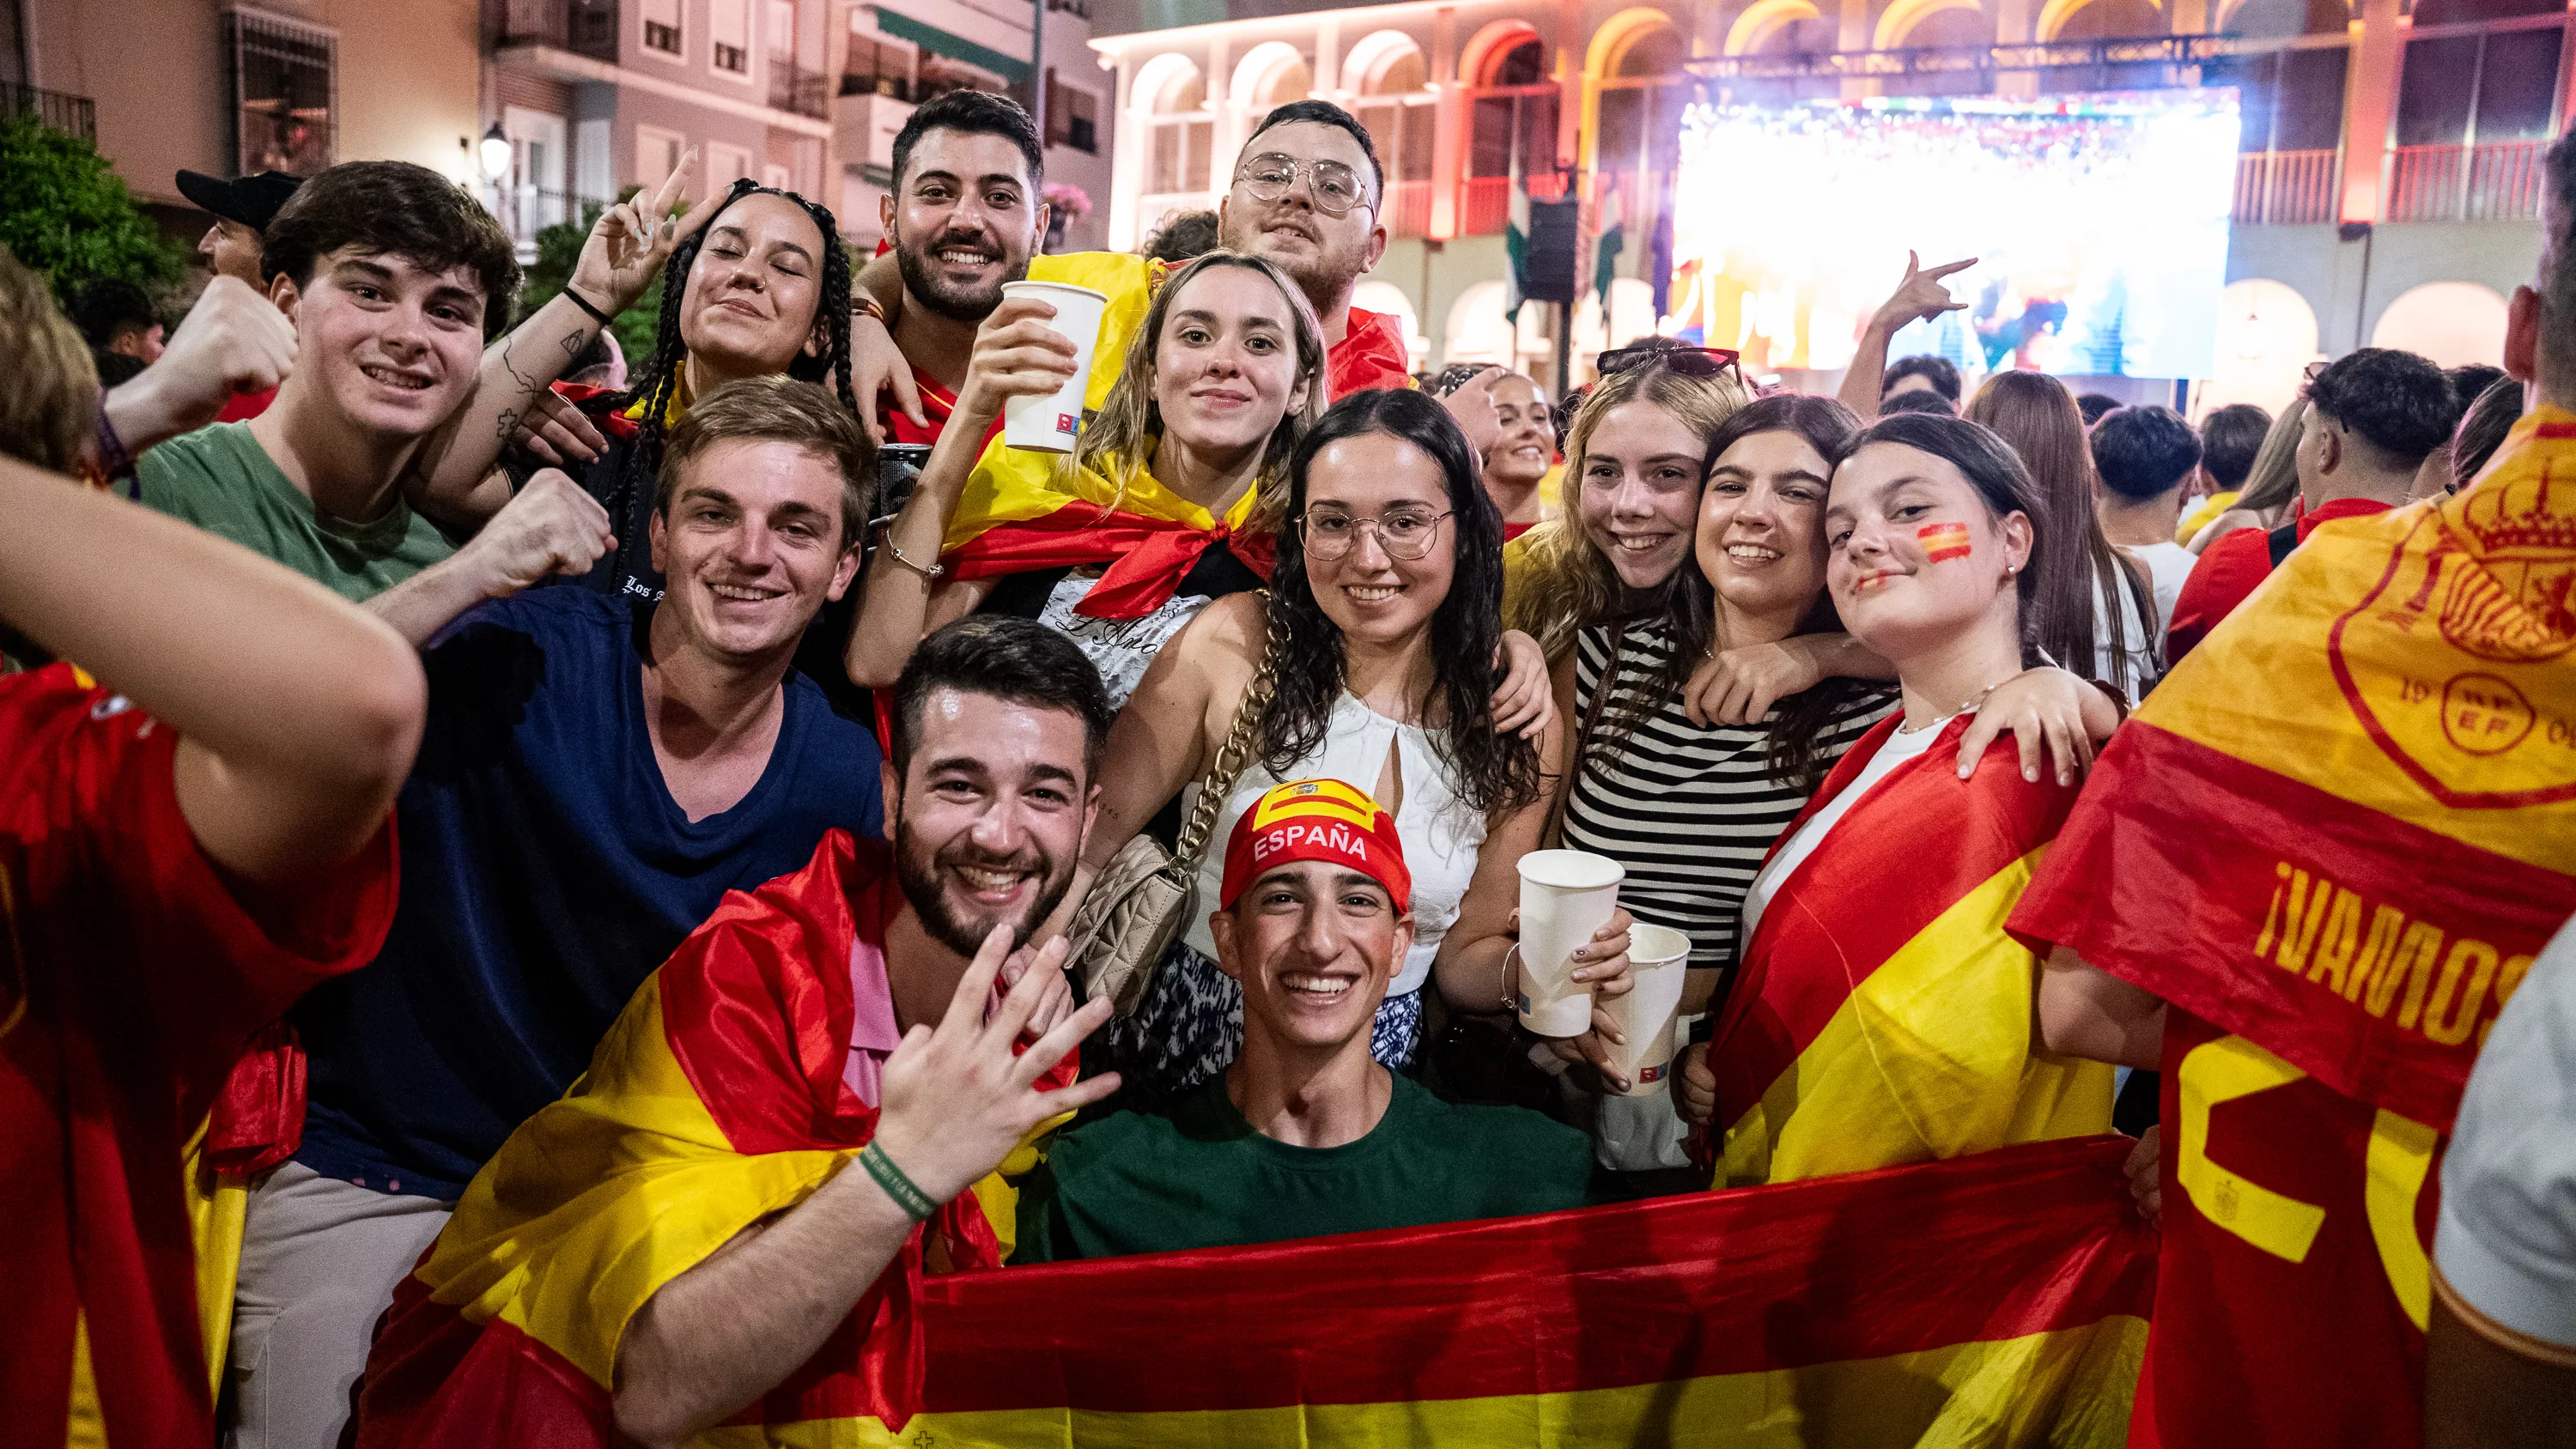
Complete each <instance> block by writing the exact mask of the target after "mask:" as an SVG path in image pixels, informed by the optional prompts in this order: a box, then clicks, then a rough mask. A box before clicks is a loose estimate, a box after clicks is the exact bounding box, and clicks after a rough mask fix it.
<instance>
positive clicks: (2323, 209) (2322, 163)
mask: <svg viewBox="0 0 2576 1449" xmlns="http://www.w3.org/2000/svg"><path fill="white" fill-rule="evenodd" d="M2334 183H2335V153H2334V151H2333V149H2332V148H2328V149H2326V150H2323V151H2249V152H2246V153H2245V154H2244V155H2241V156H2239V157H2237V158H2236V209H2235V218H2236V220H2238V221H2240V222H2243V223H2245V224H2247V225H2249V226H2261V225H2272V226H2289V225H2298V224H2302V223H2314V222H2324V221H2332V220H2334V219H2335V184H2334Z"/></svg>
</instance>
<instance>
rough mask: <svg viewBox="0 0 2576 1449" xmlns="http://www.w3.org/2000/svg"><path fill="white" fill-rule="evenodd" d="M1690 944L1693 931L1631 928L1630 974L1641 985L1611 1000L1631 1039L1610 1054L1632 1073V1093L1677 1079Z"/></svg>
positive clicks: (1622, 1032) (1659, 1088) (1621, 1027)
mask: <svg viewBox="0 0 2576 1449" xmlns="http://www.w3.org/2000/svg"><path fill="white" fill-rule="evenodd" d="M1690 948H1691V943H1690V937H1688V936H1685V935H1683V934H1682V933H1681V932H1679V931H1676V930H1674V929H1673V928H1672V927H1670V926H1646V925H1636V926H1630V927H1629V928H1628V977H1629V979H1630V980H1632V981H1634V982H1635V983H1636V985H1634V986H1632V987H1630V988H1629V989H1628V994H1627V995H1625V996H1619V997H1613V998H1612V999H1611V1001H1610V1016H1611V1019H1612V1020H1614V1021H1616V1022H1618V1023H1619V1034H1620V1035H1621V1036H1624V1037H1626V1038H1627V1039H1628V1044H1627V1045H1626V1046H1612V1047H1611V1048H1610V1051H1611V1058H1610V1059H1611V1061H1612V1062H1613V1063H1614V1064H1616V1065H1617V1066H1618V1067H1619V1069H1620V1070H1621V1071H1623V1072H1625V1073H1627V1075H1628V1091H1627V1095H1629V1096H1632V1097H1634V1096H1642V1095H1644V1094H1646V1093H1648V1092H1660V1091H1663V1090H1665V1089H1666V1088H1668V1087H1670V1086H1671V1085H1672V1066H1673V1017H1674V1015H1675V1013H1677V1012H1679V1011H1680V1010H1681V1006H1682V984H1683V982H1684V980H1685V979H1686V978H1687V977H1688V976H1689V975H1690ZM1605 1045H1606V1043H1605Z"/></svg>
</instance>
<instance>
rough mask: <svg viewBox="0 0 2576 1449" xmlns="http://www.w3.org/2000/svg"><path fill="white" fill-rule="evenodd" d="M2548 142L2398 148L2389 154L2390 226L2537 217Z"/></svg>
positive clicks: (2391, 150)
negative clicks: (2405, 223) (2393, 223)
mask: <svg viewBox="0 0 2576 1449" xmlns="http://www.w3.org/2000/svg"><path fill="white" fill-rule="evenodd" d="M2549 144H2550V143H2549V142H2547V141H2498V142H2493V143H2490V144H2488V145H2484V146H2397V147H2393V148H2391V149H2390V151H2389V153H2388V208H2387V210H2388V219H2389V220H2390V221H2525V220H2529V219H2531V218H2533V217H2536V216H2538V215H2540V194H2541V191H2542V190H2543V189H2544V186H2545V181H2544V178H2543V175H2542V156H2543V154H2544V153H2545V152H2547V151H2548V149H2549Z"/></svg>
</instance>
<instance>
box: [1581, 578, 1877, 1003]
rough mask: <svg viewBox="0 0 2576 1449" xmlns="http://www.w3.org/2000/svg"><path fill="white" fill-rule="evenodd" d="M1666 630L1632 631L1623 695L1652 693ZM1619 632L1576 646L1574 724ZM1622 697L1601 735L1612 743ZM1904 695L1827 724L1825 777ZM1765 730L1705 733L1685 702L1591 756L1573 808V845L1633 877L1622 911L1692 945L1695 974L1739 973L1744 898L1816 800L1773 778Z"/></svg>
mask: <svg viewBox="0 0 2576 1449" xmlns="http://www.w3.org/2000/svg"><path fill="white" fill-rule="evenodd" d="M1671 648H1672V645H1671V636H1670V632H1669V630H1668V629H1667V627H1666V626H1665V625H1664V623H1663V622H1662V621H1661V620H1655V621H1652V622H1643V623H1632V624H1630V625H1629V626H1628V628H1627V631H1626V632H1625V633H1624V634H1623V635H1621V637H1620V640H1619V676H1620V680H1621V683H1620V685H1619V686H1618V687H1619V689H1620V690H1621V691H1622V692H1623V693H1625V692H1633V691H1638V690H1642V689H1644V688H1646V687H1647V683H1648V681H1649V680H1651V679H1653V678H1654V677H1655V675H1656V674H1657V673H1658V672H1659V671H1660V670H1661V669H1662V667H1663V662H1664V659H1665V657H1666V656H1667V655H1668V654H1669V653H1670V652H1671ZM1609 655H1610V627H1609V626H1608V625H1606V624H1594V625H1591V626H1588V627H1586V628H1585V629H1584V630H1583V632H1582V633H1581V634H1580V635H1578V636H1577V638H1576V640H1575V668H1574V706H1575V715H1574V717H1575V720H1576V721H1578V722H1579V721H1581V720H1582V719H1583V718H1584V717H1585V716H1586V715H1588V714H1589V713H1590V712H1591V709H1592V699H1593V694H1594V692H1595V691H1596V690H1598V689H1599V688H1600V681H1601V673H1602V670H1603V668H1604V667H1605V666H1606V665H1607V664H1608V662H1609ZM1617 706H1618V700H1617V699H1616V698H1615V697H1614V698H1613V699H1612V700H1611V701H1610V703H1609V704H1607V705H1605V706H1604V707H1603V711H1602V718H1601V721H1600V722H1599V723H1597V724H1596V725H1595V726H1594V727H1593V735H1594V736H1595V738H1596V740H1601V739H1602V737H1605V736H1607V735H1608V734H1609V733H1610V729H1609V726H1610V724H1611V714H1612V712H1613V711H1614V710H1615V709H1616V708H1617ZM1897 707H1898V700H1897V697H1896V695H1895V694H1894V693H1892V692H1886V691H1879V690H1872V691H1869V692H1866V693H1863V694H1859V695H1857V696H1856V697H1854V698H1853V699H1852V700H1851V701H1850V702H1849V703H1847V704H1846V705H1845V706H1844V707H1843V708H1842V709H1841V710H1839V711H1837V712H1836V713H1835V714H1834V715H1833V716H1832V717H1831V718H1830V719H1828V720H1827V721H1826V723H1825V725H1824V729H1823V736H1824V737H1823V738H1822V739H1821V740H1820V741H1819V742H1818V752H1819V754H1820V755H1821V756H1822V757H1823V759H1824V761H1825V763H1826V766H1827V767H1828V768H1830V767H1831V765H1832V762H1833V761H1834V760H1836V759H1838V758H1840V757H1841V755H1842V752H1843V751H1844V750H1846V749H1848V748H1850V747H1851V745H1852V743H1853V742H1854V741H1855V740H1858V739H1859V738H1860V737H1861V736H1862V735H1864V734H1867V733H1868V732H1869V729H1870V727H1871V726H1872V725H1875V724H1877V723H1878V722H1879V721H1880V720H1882V719H1885V718H1886V717H1887V716H1888V715H1889V714H1891V713H1893V712H1895V710H1896V709H1897ZM1766 739H1767V734H1766V732H1765V731H1763V730H1761V729H1758V728H1755V727H1752V726H1746V725H1716V726H1712V727H1710V728H1707V729H1702V728H1700V727H1699V726H1697V725H1694V724H1692V723H1691V722H1690V716H1689V715H1687V714H1685V713H1683V711H1682V702H1681V700H1680V699H1678V698H1675V699H1670V700H1667V701H1665V702H1664V707H1663V708H1662V710H1660V711H1659V712H1658V713H1657V714H1656V715H1655V716H1654V717H1653V718H1651V719H1648V720H1645V721H1643V722H1641V723H1639V724H1638V725H1637V726H1636V727H1635V728H1634V729H1632V730H1629V731H1628V732H1626V734H1625V735H1624V736H1622V737H1621V738H1620V739H1618V740H1617V741H1616V742H1615V746H1611V745H1609V744H1607V743H1594V744H1590V745H1587V746H1586V747H1585V755H1586V756H1587V758H1585V759H1584V760H1582V761H1580V762H1579V764H1578V767H1577V769H1576V771H1575V777H1574V788H1573V794H1572V798H1571V799H1569V800H1568V801H1567V802H1566V810H1565V843H1566V844H1567V845H1568V846H1571V847H1573V848H1574V849H1577V850H1590V851H1596V852H1598V853H1600V854H1602V855H1606V856H1609V857H1610V858H1611V859H1613V860H1616V861H1618V862H1619V863H1620V864H1621V865H1623V866H1625V867H1627V870H1628V878H1627V880H1626V881H1625V882H1624V883H1623V884H1622V885H1621V886H1620V887H1619V904H1621V905H1623V906H1626V907H1627V908H1628V911H1629V914H1631V915H1633V916H1635V917H1636V918H1637V919H1638V920H1640V921H1646V922H1650V923H1652V924H1655V925H1659V926H1670V927H1672V928H1673V929H1675V930H1677V931H1680V932H1682V933H1683V934H1685V935H1687V936H1689V937H1690V938H1691V961H1690V964H1691V965H1692V966H1694V967H1711V966H1726V965H1730V964H1732V963H1733V962H1734V960H1735V933H1736V926H1737V923H1738V919H1739V917H1740V916H1741V915H1742V913H1743V909H1744V893H1745V891H1746V889H1747V888H1749V887H1750V886H1751V885H1752V884H1753V876H1754V873H1755V872H1757V871H1759V870H1760V869H1761V868H1762V857H1763V856H1764V855H1765V854H1766V853H1768V852H1769V851H1770V849H1771V843H1772V842H1773V841H1774V840H1776V839H1778V838H1779V836H1780V833H1781V832H1782V831H1785V830H1787V829H1788V828H1789V822H1790V821H1792V820H1795V819H1796V818H1797V816H1798V812H1799V811H1800V810H1801V809H1803V808H1805V806H1806V803H1807V792H1806V791H1804V790H1801V789H1799V788H1798V787H1797V786H1796V785H1795V784H1793V783H1786V782H1783V781H1780V780H1777V779H1774V778H1772V776H1771V773H1770V771H1769V770H1768V769H1767V768H1765V766H1764V753H1765V752H1764V748H1763V746H1764V744H1765V742H1766Z"/></svg>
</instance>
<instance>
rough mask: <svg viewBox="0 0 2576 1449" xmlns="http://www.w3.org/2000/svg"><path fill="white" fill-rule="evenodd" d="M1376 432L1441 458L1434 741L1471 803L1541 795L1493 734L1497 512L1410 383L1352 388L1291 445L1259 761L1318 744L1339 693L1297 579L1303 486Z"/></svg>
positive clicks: (1435, 408)
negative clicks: (1343, 449)
mask: <svg viewBox="0 0 2576 1449" xmlns="http://www.w3.org/2000/svg"><path fill="white" fill-rule="evenodd" d="M1372 433H1383V434H1385V435H1386V436H1388V437H1391V438H1396V439H1400V440H1401V441H1404V442H1407V443H1411V444H1412V445H1413V446H1415V447H1417V448H1419V449H1421V450H1422V451H1423V452H1424V453H1426V454H1428V455H1429V456H1430V458H1431V460H1432V461H1433V462H1434V463H1437V464H1439V465H1440V473H1441V477H1442V479H1443V481H1444V482H1445V483H1446V484H1447V486H1448V490H1449V520H1448V522H1449V547H1450V550H1451V554H1452V557H1453V559H1454V560H1455V572H1454V573H1452V574H1451V576H1450V580H1449V593H1448V595H1447V597H1445V598H1443V599H1442V600H1441V601H1440V603H1439V606H1438V607H1437V608H1435V609H1433V610H1432V612H1431V640H1430V648H1431V687H1430V690H1429V694H1428V697H1427V698H1426V699H1425V700H1424V701H1423V703H1424V705H1425V709H1424V710H1423V716H1424V719H1425V720H1426V722H1428V721H1432V720H1437V721H1438V728H1435V729H1427V730H1426V733H1427V734H1429V736H1430V738H1431V743H1432V748H1433V750H1434V751H1435V752H1437V753H1438V754H1439V756H1440V759H1441V763H1443V764H1444V765H1446V766H1448V767H1449V771H1450V773H1451V774H1452V775H1454V776H1455V777H1456V778H1457V780H1458V794H1459V798H1461V799H1462V800H1464V801H1465V802H1466V803H1467V804H1468V805H1469V806H1470V807H1471V808H1473V809H1476V810H1481V811H1491V810H1494V809H1496V808H1497V807H1502V806H1511V807H1518V806H1522V805H1527V804H1529V803H1530V802H1532V801H1534V800H1536V799H1538V797H1539V758H1538V747H1537V746H1535V745H1533V744H1531V743H1530V742H1529V741H1528V740H1525V739H1522V738H1520V737H1519V736H1518V735H1499V734H1496V733H1495V732H1494V689H1495V686H1496V684H1497V683H1498V682H1499V679H1498V672H1497V670H1496V668H1495V665H1494V654H1495V650H1496V649H1497V647H1498V646H1499V645H1500V644H1501V642H1502V634H1503V516H1502V514H1500V513H1498V512H1496V511H1495V509H1494V502H1493V500H1492V499H1490V498H1488V497H1486V496H1485V490H1484V486H1483V485H1482V484H1481V483H1480V482H1479V481H1478V478H1477V465H1476V455H1475V453H1474V452H1473V451H1471V450H1470V449H1469V448H1468V446H1467V435H1466V434H1464V433H1462V432H1460V431H1459V430H1458V424H1457V423H1456V422H1455V421H1453V420H1452V419H1451V418H1450V416H1449V410H1448V409H1446V408H1444V407H1442V406H1441V405H1440V404H1439V403H1437V402H1435V401H1433V400H1432V399H1430V398H1428V397H1426V396H1424V395H1423V394H1422V393H1420V392H1417V391H1414V390H1413V389H1410V388H1387V389H1376V390H1371V391H1368V392H1355V393H1352V394H1351V395H1350V396H1348V397H1345V398H1343V399H1342V400H1341V401H1340V402H1337V403H1335V404H1333V406H1332V407H1331V408H1330V409H1329V410H1327V411H1326V412H1325V414H1324V416H1323V418H1322V420H1321V421H1319V422H1317V423H1316V424H1315V426H1314V427H1313V428H1311V429H1309V430H1308V431H1307V433H1306V436H1305V437H1304V438H1303V439H1302V440H1300V441H1299V443H1298V445H1297V451H1296V453H1295V455H1294V456H1292V457H1291V458H1290V459H1289V463H1288V523H1287V525H1286V526H1285V527H1283V528H1281V529H1280V530H1279V562H1278V566H1277V567H1276V568H1275V569H1273V570H1272V572H1271V576H1270V607H1271V608H1272V609H1275V610H1278V611H1280V613H1279V617H1280V621H1281V623H1282V624H1284V628H1282V629H1281V630H1280V640H1281V642H1280V649H1281V657H1280V658H1279V659H1278V660H1277V661H1276V670H1275V677H1276V679H1277V684H1276V686H1275V690H1274V692H1273V694H1272V695H1271V698H1270V708H1269V709H1268V710H1267V711H1266V712H1265V713H1264V714H1263V715H1262V718H1261V727H1260V729H1259V730H1258V731H1257V732H1256V744H1257V748H1258V749H1259V750H1260V752H1261V760H1262V763H1263V764H1264V765H1266V766H1268V767H1269V769H1270V770H1271V772H1272V773H1274V774H1279V775H1282V776H1283V777H1284V775H1285V773H1286V772H1287V771H1288V770H1290V769H1292V768H1294V767H1295V765H1296V762H1297V761H1298V760H1300V759H1302V758H1304V757H1305V756H1306V755H1308V754H1310V753H1312V752H1313V751H1314V749H1315V747H1316V746H1318V745H1320V744H1322V743H1323V740H1324V731H1325V729H1326V728H1327V726H1329V724H1330V723H1331V721H1332V717H1333V706H1334V704H1335V703H1336V702H1337V701H1338V700H1339V699H1340V698H1341V696H1342V688H1343V684H1344V680H1345V664H1346V661H1345V658H1344V655H1343V650H1342V631H1341V630H1340V628H1339V627H1337V626H1336V625H1335V624H1334V623H1333V621H1332V619H1331V618H1330V617H1329V616H1327V615H1326V614H1325V613H1324V609H1323V606H1322V605H1321V604H1320V603H1318V602H1316V599H1315V591H1314V587H1313V585H1312V584H1310V583H1308V582H1307V579H1306V548H1305V529H1304V527H1303V526H1302V523H1303V520H1304V518H1305V516H1306V483H1307V477H1308V473H1309V471H1310V470H1311V469H1312V467H1313V466H1314V462H1315V458H1316V456H1317V455H1318V454H1320V453H1322V452H1323V451H1324V449H1326V448H1328V447H1331V446H1332V445H1333V444H1335V443H1337V442H1340V441H1341V440H1342V439H1344V438H1357V437H1366V436H1368V435H1369V434H1372Z"/></svg>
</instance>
